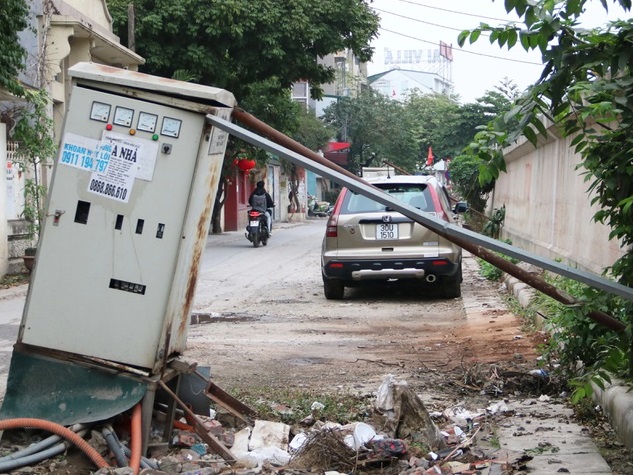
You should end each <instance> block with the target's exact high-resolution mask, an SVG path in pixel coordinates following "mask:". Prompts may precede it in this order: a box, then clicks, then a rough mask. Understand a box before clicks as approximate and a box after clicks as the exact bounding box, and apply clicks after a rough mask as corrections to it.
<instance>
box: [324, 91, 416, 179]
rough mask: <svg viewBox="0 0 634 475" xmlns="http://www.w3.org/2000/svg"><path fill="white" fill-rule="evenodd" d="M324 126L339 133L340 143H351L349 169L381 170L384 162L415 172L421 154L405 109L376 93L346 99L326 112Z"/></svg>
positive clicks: (354, 171)
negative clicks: (378, 168)
mask: <svg viewBox="0 0 634 475" xmlns="http://www.w3.org/2000/svg"><path fill="white" fill-rule="evenodd" d="M323 119H324V122H325V123H326V124H327V125H329V126H330V127H332V128H333V129H335V130H336V131H337V139H338V140H340V141H344V142H350V143H351V144H352V145H351V147H350V152H349V155H348V169H349V170H350V171H351V172H353V173H358V172H360V171H361V168H363V167H369V166H381V165H382V164H383V160H387V161H389V162H391V163H394V164H395V165H397V166H400V167H401V168H404V169H406V170H409V171H411V172H414V170H415V167H416V163H417V162H418V161H419V155H420V151H419V149H418V147H417V146H416V142H415V140H414V137H413V135H412V131H411V127H410V123H409V122H408V121H407V120H406V119H407V118H406V117H405V115H404V114H403V107H402V106H401V104H399V103H398V102H396V101H392V100H391V99H389V98H387V97H386V96H384V95H382V94H380V93H378V92H376V91H375V90H373V89H370V88H365V89H363V90H362V91H361V93H360V94H359V95H358V96H357V97H343V98H340V99H339V100H338V101H337V102H336V103H334V104H332V105H330V106H329V107H328V108H326V110H325V111H324V115H323Z"/></svg>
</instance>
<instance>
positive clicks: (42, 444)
mask: <svg viewBox="0 0 634 475" xmlns="http://www.w3.org/2000/svg"><path fill="white" fill-rule="evenodd" d="M85 427H87V426H86V424H75V425H74V426H72V427H70V430H72V431H73V432H79V431H81V430H82V429H84V428H85ZM60 440H62V437H60V436H59V435H51V436H50V437H47V438H46V439H44V440H40V441H39V442H36V443H35V444H31V445H29V446H28V447H25V448H23V449H21V450H18V451H17V452H13V453H10V454H9V455H5V456H4V457H0V462H5V461H7V460H17V459H20V458H22V457H26V456H27V455H31V454H35V453H38V452H41V451H43V450H45V449H47V448H48V447H50V446H52V445H54V444H56V443H57V442H59V441H60Z"/></svg>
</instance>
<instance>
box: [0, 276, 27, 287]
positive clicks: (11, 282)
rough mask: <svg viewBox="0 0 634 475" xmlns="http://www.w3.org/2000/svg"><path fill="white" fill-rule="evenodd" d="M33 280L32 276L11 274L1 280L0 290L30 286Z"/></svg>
mask: <svg viewBox="0 0 634 475" xmlns="http://www.w3.org/2000/svg"><path fill="white" fill-rule="evenodd" d="M30 280H31V274H28V273H26V274H11V275H5V276H4V277H3V278H2V279H1V280H0V289H10V288H11V287H17V286H18V285H22V284H28V283H29V282H30Z"/></svg>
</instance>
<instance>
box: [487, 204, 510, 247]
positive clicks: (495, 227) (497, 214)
mask: <svg viewBox="0 0 634 475" xmlns="http://www.w3.org/2000/svg"><path fill="white" fill-rule="evenodd" d="M505 217H506V205H502V207H501V208H496V209H494V210H493V213H492V214H491V217H490V218H489V220H488V221H487V223H486V224H485V225H484V229H483V230H482V232H483V233H484V234H486V235H487V236H491V237H492V238H495V239H499V237H500V232H501V231H502V226H504V218H505Z"/></svg>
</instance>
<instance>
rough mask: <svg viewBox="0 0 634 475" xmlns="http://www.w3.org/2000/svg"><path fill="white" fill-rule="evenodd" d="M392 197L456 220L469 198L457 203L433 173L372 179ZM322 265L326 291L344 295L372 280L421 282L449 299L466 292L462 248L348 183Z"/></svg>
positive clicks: (333, 217)
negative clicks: (348, 288) (451, 201)
mask: <svg viewBox="0 0 634 475" xmlns="http://www.w3.org/2000/svg"><path fill="white" fill-rule="evenodd" d="M367 181H368V183H371V184H372V185H374V186H376V187H377V188H380V189H381V190H383V191H385V192H386V193H388V194H389V195H390V196H391V197H393V198H396V199H398V200H399V201H402V202H404V203H408V204H410V205H411V206H414V207H416V208H419V209H421V210H423V211H426V212H429V213H433V214H434V215H435V216H436V217H437V218H440V219H444V220H447V221H452V222H453V221H454V219H455V216H456V213H458V212H463V211H466V209H467V206H466V203H458V204H457V205H456V206H455V208H453V209H452V208H451V205H450V203H449V199H448V194H447V192H446V190H445V189H444V188H443V187H442V186H441V185H440V183H439V182H438V180H437V179H436V178H434V177H430V176H419V175H411V176H409V175H408V176H392V177H378V178H373V179H368V180H367ZM321 270H322V276H323V280H324V295H325V296H326V298H327V299H342V298H343V296H344V291H345V288H346V287H354V286H358V285H360V284H363V283H364V282H368V281H377V280H378V281H385V282H391V281H395V282H397V281H398V282H408V283H420V284H421V286H423V285H424V286H426V287H429V288H431V289H437V290H438V291H439V294H440V296H442V297H445V298H455V297H460V283H461V282H462V249H461V248H460V247H459V246H456V245H455V244H453V243H452V242H450V241H448V240H446V239H444V238H441V237H440V236H438V235H437V234H436V233H434V232H433V231H430V230H428V229H427V228H425V227H423V226H422V225H420V224H418V223H416V222H415V221H412V220H411V219H410V218H408V217H406V216H403V215H402V214H400V213H398V212H396V211H393V210H391V209H390V208H389V207H387V208H386V207H385V205H382V204H380V203H378V202H376V201H374V200H372V199H371V198H367V197H365V196H363V195H361V194H358V193H355V192H353V191H351V190H349V189H347V188H344V189H343V190H341V193H340V194H339V197H338V198H337V202H336V203H335V206H334V209H333V211H332V214H331V216H330V219H329V220H328V224H327V226H326V235H325V236H324V240H323V243H322V251H321Z"/></svg>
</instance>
